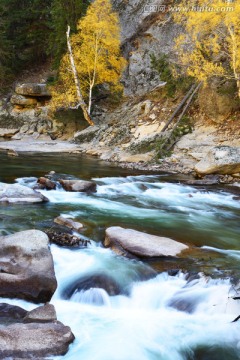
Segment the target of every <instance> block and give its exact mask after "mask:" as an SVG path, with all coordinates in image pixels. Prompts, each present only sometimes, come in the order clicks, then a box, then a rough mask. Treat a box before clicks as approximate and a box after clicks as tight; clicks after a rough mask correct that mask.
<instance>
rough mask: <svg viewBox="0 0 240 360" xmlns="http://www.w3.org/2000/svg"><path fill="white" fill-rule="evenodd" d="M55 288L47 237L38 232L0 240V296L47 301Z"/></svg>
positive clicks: (30, 231) (5, 237) (2, 237)
mask: <svg viewBox="0 0 240 360" xmlns="http://www.w3.org/2000/svg"><path fill="white" fill-rule="evenodd" d="M56 287H57V281H56V277H55V273H54V265H53V258H52V255H51V252H50V250H49V239H48V236H47V235H46V234H45V233H43V232H42V231H39V230H26V231H20V232H17V233H15V234H13V235H7V236H1V237H0V296H1V297H10V298H21V299H25V300H30V301H33V302H46V301H49V300H50V299H51V297H52V295H53V294H54V292H55V290H56Z"/></svg>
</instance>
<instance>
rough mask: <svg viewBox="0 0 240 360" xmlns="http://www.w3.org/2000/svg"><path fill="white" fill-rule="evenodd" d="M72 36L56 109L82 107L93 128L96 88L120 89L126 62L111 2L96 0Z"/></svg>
mask: <svg viewBox="0 0 240 360" xmlns="http://www.w3.org/2000/svg"><path fill="white" fill-rule="evenodd" d="M77 29H78V32H77V33H76V34H74V35H72V36H69V29H68V32H67V42H68V53H67V54H65V56H64V57H63V59H62V61H61V66H60V71H59V83H58V85H57V86H56V88H55V91H54V96H53V102H54V103H55V107H56V108H58V107H61V106H63V107H78V106H81V108H82V110H83V113H84V117H85V119H86V120H87V121H88V123H89V124H90V125H92V120H91V116H90V114H91V110H92V95H93V89H94V87H95V86H96V85H99V84H103V83H107V84H109V85H111V86H112V87H113V88H115V89H119V88H120V87H121V86H120V82H119V81H120V77H121V72H122V70H123V68H124V66H125V63H126V61H125V59H124V58H123V57H122V56H121V52H120V27H119V21H118V17H117V14H116V13H115V12H113V10H112V7H111V3H110V1H109V0H95V1H94V2H93V3H92V4H91V5H90V6H89V8H88V10H87V13H86V16H85V17H84V18H82V19H81V20H80V21H79V23H78V28H77Z"/></svg>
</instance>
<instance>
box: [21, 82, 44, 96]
mask: <svg viewBox="0 0 240 360" xmlns="http://www.w3.org/2000/svg"><path fill="white" fill-rule="evenodd" d="M15 92H16V93H17V94H19V95H24V96H37V97H38V96H51V94H50V93H49V91H48V88H47V85H46V84H38V83H26V84H19V85H17V86H16V88H15Z"/></svg>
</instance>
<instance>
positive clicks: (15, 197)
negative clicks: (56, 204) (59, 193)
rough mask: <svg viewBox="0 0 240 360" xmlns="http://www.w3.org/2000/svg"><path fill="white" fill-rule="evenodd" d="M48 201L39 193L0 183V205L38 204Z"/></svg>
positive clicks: (17, 185) (22, 187) (26, 188)
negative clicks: (4, 203) (5, 203)
mask: <svg viewBox="0 0 240 360" xmlns="http://www.w3.org/2000/svg"><path fill="white" fill-rule="evenodd" d="M44 201H48V199H47V198H46V197H45V196H44V195H42V194H41V193H39V192H37V191H35V190H32V189H30V188H28V187H27V186H23V185H19V184H4V183H0V203H1V202H7V203H40V202H44Z"/></svg>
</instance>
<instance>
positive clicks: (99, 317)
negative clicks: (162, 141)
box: [0, 154, 240, 360]
mask: <svg viewBox="0 0 240 360" xmlns="http://www.w3.org/2000/svg"><path fill="white" fill-rule="evenodd" d="M0 161H1V167H0V181H1V182H9V183H10V182H14V181H17V182H18V183H20V184H24V185H26V186H33V185H34V184H35V182H36V179H37V177H39V176H43V175H44V174H46V173H47V172H49V171H51V170H54V171H56V172H57V173H61V174H65V176H67V177H68V178H75V177H76V178H80V179H93V180H94V181H95V182H96V183H97V192H96V193H94V194H91V195H87V194H83V193H69V192H65V191H64V190H63V189H62V188H60V187H59V188H58V189H57V190H51V191H41V192H42V193H43V194H44V195H45V196H47V197H48V198H49V200H50V202H49V203H44V204H37V205H26V206H24V207H23V206H22V205H7V206H6V205H1V206H0V234H1V235H6V234H10V233H13V232H15V231H20V230H26V229H31V228H37V229H40V230H44V229H46V228H47V227H49V224H51V221H52V220H53V219H54V217H56V216H59V215H62V216H65V217H73V218H74V219H76V220H78V221H80V222H82V223H83V224H84V226H85V227H84V230H83V232H82V236H83V237H85V238H86V239H90V240H91V245H90V246H89V247H88V248H86V249H67V248H60V247H58V246H56V245H51V251H52V254H53V258H54V264H55V272H56V276H57V280H58V289H57V291H56V293H55V294H54V296H53V298H52V301H51V302H52V303H53V304H54V306H55V308H56V310H57V315H58V319H59V320H60V321H62V322H63V323H64V324H66V325H69V326H70V327H71V329H72V331H73V333H74V335H75V337H76V340H75V341H74V343H73V344H72V345H71V346H70V350H69V352H68V353H67V354H66V355H65V356H64V357H59V359H60V358H61V359H64V360H65V359H66V360H79V359H84V360H237V359H240V321H238V322H234V323H232V320H234V319H235V318H236V317H237V316H238V315H240V301H238V300H233V297H236V296H237V295H238V296H239V292H238V288H239V287H240V285H239V278H240V277H239V275H240V269H239V260H240V237H239V235H240V222H239V215H240V200H238V199H237V198H235V197H234V195H233V194H232V193H231V192H229V189H228V188H227V187H225V188H223V187H219V188H218V187H214V188H209V187H200V188H197V187H192V186H188V185H184V184H181V181H180V180H182V179H183V177H182V176H181V177H179V176H176V175H175V176H173V175H168V174H164V173H162V174H161V173H160V174H143V173H142V172H140V171H133V170H125V169H119V168H117V167H116V166H115V165H114V164H107V163H104V162H100V161H97V160H95V159H93V158H82V157H81V156H79V155H71V156H69V155H54V156H53V155H44V156H43V155H21V156H19V157H7V156H6V155H5V154H0ZM114 225H119V226H122V227H126V228H132V229H136V230H140V231H145V232H147V233H150V234H156V235H163V236H167V237H170V238H173V239H175V240H177V241H181V242H183V243H186V244H188V245H189V246H190V251H189V252H187V254H185V255H184V257H179V258H176V259H175V258H174V259H166V260H163V259H161V260H152V261H140V260H139V261H138V260H128V259H126V258H122V257H119V256H117V255H115V254H114V253H113V252H112V251H111V250H110V249H105V248H104V247H103V246H102V240H103V238H104V231H105V229H106V227H108V226H114ZM99 276H100V277H101V278H102V279H106V281H110V283H111V284H112V287H114V286H115V287H116V288H117V292H116V294H111V295H109V294H108V293H107V292H106V291H105V290H104V289H100V288H98V287H96V288H94V287H90V288H86V289H85V290H84V291H83V290H79V289H78V286H79V284H80V283H82V284H83V283H89V281H90V280H89V279H94V278H97V277H99ZM69 289H71V291H70V290H69ZM7 301H8V302H9V303H11V304H16V305H19V306H22V307H24V308H26V309H27V310H29V309H32V308H34V307H35V305H34V304H31V303H28V302H25V301H22V300H10V299H7ZM3 302H6V299H3ZM57 359H58V358H57Z"/></svg>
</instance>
